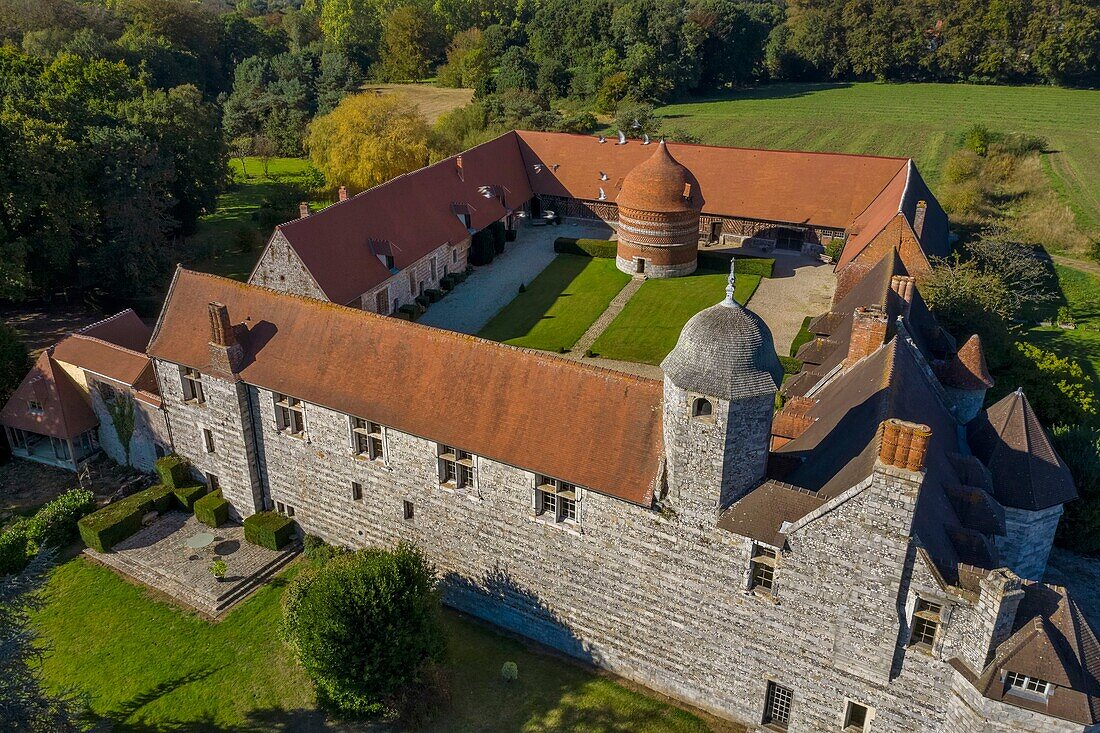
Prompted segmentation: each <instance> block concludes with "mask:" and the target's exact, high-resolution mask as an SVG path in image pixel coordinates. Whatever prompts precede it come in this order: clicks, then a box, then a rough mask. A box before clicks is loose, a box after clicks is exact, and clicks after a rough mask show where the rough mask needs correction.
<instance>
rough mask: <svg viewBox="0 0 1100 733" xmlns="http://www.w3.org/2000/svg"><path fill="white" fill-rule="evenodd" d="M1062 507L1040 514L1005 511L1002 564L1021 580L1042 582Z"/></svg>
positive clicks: (999, 542) (999, 546)
mask: <svg viewBox="0 0 1100 733" xmlns="http://www.w3.org/2000/svg"><path fill="white" fill-rule="evenodd" d="M1061 518H1062V505H1061V504H1058V505H1055V506H1052V507H1050V508H1049V509H1043V510H1041V511H1036V512H1030V511H1027V510H1026V509H1014V508H1012V507H1005V536H1004V537H997V538H996V540H997V550H998V551H999V552H1000V554H1001V560H1002V561H1004V563H1005V564H1006V565H1008V567H1010V568H1012V570H1013V572H1015V573H1016V574H1017V575H1019V576H1020V577H1021V578H1027V579H1029V580H1042V579H1043V573H1045V572H1046V569H1047V558H1048V557H1050V548H1051V547H1052V546H1053V544H1054V533H1055V532H1056V531H1057V530H1058V521H1059V520H1060V519H1061Z"/></svg>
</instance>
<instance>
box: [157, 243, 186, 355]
mask: <svg viewBox="0 0 1100 733" xmlns="http://www.w3.org/2000/svg"><path fill="white" fill-rule="evenodd" d="M181 272H194V271H193V270H184V268H183V265H182V264H181V263H179V262H177V263H176V270H175V272H173V273H172V279H171V281H169V283H168V292H167V293H166V294H165V296H164V302H163V303H161V304H160V313H159V314H158V315H157V323H156V325H155V326H153V333H152V334H150V336H149V343H148V344H146V345H145V353H146V354H149V353H150V352H152V350H153V344H154V343H155V342H156V341H157V339H158V338H160V329H161V326H162V325H163V324H164V315H165V314H166V313H167V312H168V304H169V303H170V302H171V301H172V295H173V293H175V291H176V284H177V283H178V282H179V277H180V273H181Z"/></svg>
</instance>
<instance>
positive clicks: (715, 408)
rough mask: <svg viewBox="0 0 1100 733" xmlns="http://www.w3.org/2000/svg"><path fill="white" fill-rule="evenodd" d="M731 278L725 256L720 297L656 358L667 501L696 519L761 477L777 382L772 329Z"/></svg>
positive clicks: (703, 519) (708, 517)
mask: <svg viewBox="0 0 1100 733" xmlns="http://www.w3.org/2000/svg"><path fill="white" fill-rule="evenodd" d="M733 284H734V278H733V265H732V263H731V266H730V277H729V285H728V286H727V288H726V299H725V300H723V301H722V302H721V303H719V304H717V305H713V306H711V307H710V308H707V309H706V310H703V311H701V312H699V313H697V314H695V315H694V316H692V317H691V319H690V320H689V321H688V322H687V324H686V325H685V326H684V329H683V330H682V331H681V332H680V338H679V340H678V341H677V342H676V347H675V348H674V349H673V350H672V351H671V352H669V355H668V356H666V357H665V360H664V361H663V362H661V369H662V370H663V371H664V413H663V414H664V441H665V460H666V467H667V479H668V488H669V492H668V503H669V506H670V507H671V508H673V509H674V510H675V511H676V512H677V513H679V514H681V516H684V517H685V519H687V520H688V521H693V522H698V523H699V524H708V523H710V522H713V521H714V520H715V519H716V517H717V515H718V513H720V512H721V511H723V510H724V509H726V507H728V506H729V505H730V504H732V503H733V502H734V501H736V500H737V499H739V498H740V497H741V496H743V495H744V494H745V493H746V492H747V491H749V490H750V489H751V488H752V487H753V486H755V485H756V484H757V483H758V482H759V481H760V480H761V479H763V478H764V471H765V468H766V467H767V461H768V445H769V441H770V437H771V422H772V411H773V408H774V405H775V393H776V391H777V390H778V389H779V385H780V384H781V383H782V381H783V369H782V367H780V365H779V358H778V357H777V356H776V355H775V345H774V343H773V341H772V334H771V331H769V330H768V327H767V325H766V324H765V323H764V322H763V321H762V320H761V319H760V317H759V316H758V315H756V314H755V313H753V312H752V311H750V310H749V309H747V308H744V307H742V306H741V305H739V304H738V303H737V302H736V301H735V300H734V299H733Z"/></svg>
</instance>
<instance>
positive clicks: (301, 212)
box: [298, 201, 309, 219]
mask: <svg viewBox="0 0 1100 733" xmlns="http://www.w3.org/2000/svg"><path fill="white" fill-rule="evenodd" d="M307 216H309V202H308V201H303V202H301V203H300V204H298V218H299V219H304V218H306V217H307Z"/></svg>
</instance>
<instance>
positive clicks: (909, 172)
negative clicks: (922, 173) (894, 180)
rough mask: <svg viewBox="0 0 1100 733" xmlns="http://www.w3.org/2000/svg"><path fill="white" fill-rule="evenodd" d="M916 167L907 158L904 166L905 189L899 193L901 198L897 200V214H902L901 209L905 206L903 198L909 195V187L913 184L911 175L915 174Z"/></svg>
mask: <svg viewBox="0 0 1100 733" xmlns="http://www.w3.org/2000/svg"><path fill="white" fill-rule="evenodd" d="M916 170H917V166H916V164H915V163H913V159H912V158H909V160H908V162H907V163H906V165H905V188H903V189H902V191H901V198H900V199H898V213H899V214H900V213H902V207H903V206H904V205H905V197H906V196H907V195H908V194H909V187H910V186H911V185H912V183H913V174H914V173H916Z"/></svg>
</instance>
